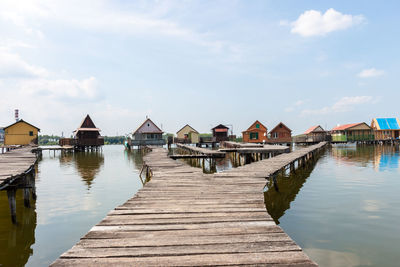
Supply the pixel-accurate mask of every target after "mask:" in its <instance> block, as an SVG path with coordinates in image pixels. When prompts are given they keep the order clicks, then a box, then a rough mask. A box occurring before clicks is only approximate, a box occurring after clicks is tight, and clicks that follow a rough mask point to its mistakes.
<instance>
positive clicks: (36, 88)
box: [0, 0, 400, 136]
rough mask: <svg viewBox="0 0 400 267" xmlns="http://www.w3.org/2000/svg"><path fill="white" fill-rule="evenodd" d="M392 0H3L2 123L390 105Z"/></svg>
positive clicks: (358, 113) (230, 117)
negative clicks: (17, 112)
mask: <svg viewBox="0 0 400 267" xmlns="http://www.w3.org/2000/svg"><path fill="white" fill-rule="evenodd" d="M399 10H400V2H398V1H385V2H384V4H383V3H382V2H381V1H363V0H359V1H357V0H355V1H288V0H279V1H268V0H262V1H258V0H252V1H246V0H244V1H239V0H226V1H218V0H213V1H207V0H199V1H168V0H164V1H105V0H97V1H76V0H67V1H63V0H58V1H52V0H49V1H48V0H38V1H28V0H26V1H23V0H21V1H14V0H10V1H9V0H0V126H7V125H9V124H11V123H13V122H14V121H15V120H14V110H15V109H19V113H20V118H22V119H23V120H25V121H27V122H29V123H31V124H33V125H35V126H37V127H39V128H40V129H41V133H42V134H55V135H61V134H62V133H63V134H64V136H69V135H70V134H71V133H72V131H73V130H75V129H76V128H77V127H78V126H79V124H80V122H81V121H82V119H83V118H84V117H85V116H86V114H89V115H90V116H91V117H92V119H93V121H94V123H95V124H96V126H97V127H99V128H100V129H101V130H102V135H109V136H110V135H125V134H128V133H130V132H132V131H134V130H135V129H136V128H137V127H138V126H139V125H141V124H142V122H143V121H144V120H145V119H146V116H148V117H150V118H151V119H152V120H153V121H154V122H155V123H156V124H158V126H159V127H161V128H162V129H163V130H164V131H165V132H169V133H176V132H177V131H178V130H179V129H180V128H182V127H183V126H184V125H186V124H189V125H191V126H192V127H193V128H195V129H196V130H197V131H199V132H202V133H206V132H210V129H211V128H212V127H214V126H216V125H218V124H220V123H222V124H225V125H227V126H229V127H231V128H233V132H234V134H237V135H240V134H241V132H242V131H244V130H245V129H247V128H248V127H249V126H250V125H251V124H252V123H253V122H254V121H255V120H259V121H261V122H262V123H263V124H264V125H265V126H266V127H267V128H268V129H270V130H271V129H272V128H274V127H275V126H276V125H277V124H278V123H279V122H281V121H282V122H283V123H285V124H286V125H287V126H288V127H289V128H291V129H292V131H293V132H292V133H293V134H300V133H303V132H304V131H305V130H306V129H307V128H309V127H310V126H313V125H321V126H322V127H324V128H326V129H331V128H333V127H335V126H337V125H338V124H346V123H354V122H367V123H368V124H370V122H371V120H372V118H374V117H400V114H399V113H400V112H399V104H398V103H399V99H400V98H399V97H400V90H399V89H398V84H399V83H398V80H397V77H399V75H400V53H399V52H398V51H399V47H400V35H399V34H398V28H399V26H400V18H399V16H398V11H399Z"/></svg>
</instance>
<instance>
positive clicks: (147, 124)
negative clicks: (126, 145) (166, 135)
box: [131, 119, 166, 146]
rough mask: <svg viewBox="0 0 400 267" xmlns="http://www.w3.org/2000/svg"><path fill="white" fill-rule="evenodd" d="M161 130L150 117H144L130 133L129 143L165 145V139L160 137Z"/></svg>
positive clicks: (136, 144) (135, 144)
mask: <svg viewBox="0 0 400 267" xmlns="http://www.w3.org/2000/svg"><path fill="white" fill-rule="evenodd" d="M162 135H163V131H162V130H161V129H160V128H158V126H157V125H156V124H155V123H154V122H153V121H152V120H150V119H146V120H145V121H144V122H143V123H142V125H140V126H139V128H137V129H136V131H135V132H133V134H132V140H131V145H133V146H146V145H155V146H163V145H165V143H166V142H165V140H164V139H163V137H162Z"/></svg>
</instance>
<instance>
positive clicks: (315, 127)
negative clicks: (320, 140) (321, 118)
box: [304, 125, 322, 134]
mask: <svg viewBox="0 0 400 267" xmlns="http://www.w3.org/2000/svg"><path fill="white" fill-rule="evenodd" d="M318 127H321V126H320V125H315V126H312V127H310V128H308V129H307V131H305V132H304V134H309V133H311V132H313V131H314V130H315V129H317V128H318ZM321 128H322V127H321Z"/></svg>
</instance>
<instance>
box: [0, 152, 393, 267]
mask: <svg viewBox="0 0 400 267" xmlns="http://www.w3.org/2000/svg"><path fill="white" fill-rule="evenodd" d="M141 163H142V155H141V154H140V153H137V152H134V151H133V152H127V151H125V150H124V148H123V147H122V146H104V148H103V152H101V153H94V152H92V153H75V154H66V155H61V154H60V153H59V152H56V153H55V154H53V152H43V156H42V159H41V160H40V161H39V164H38V173H37V182H36V186H37V195H38V198H37V201H36V203H34V204H33V208H30V209H29V208H25V207H24V206H23V201H22V192H21V191H20V190H19V191H18V193H17V219H18V220H19V224H18V225H16V226H15V225H12V224H11V220H10V215H9V209H8V202H7V196H6V192H4V191H2V192H0V266H24V265H25V264H26V265H27V266H46V265H48V264H50V263H51V262H53V261H54V260H55V259H57V258H58V257H59V256H60V254H62V253H63V252H65V251H66V250H68V249H69V248H71V247H72V246H73V245H74V244H75V243H76V242H78V241H79V239H80V237H82V236H83V235H84V234H85V233H86V232H87V231H89V230H90V228H91V227H92V226H94V225H95V224H97V223H98V222H99V221H100V220H101V219H102V218H104V217H105V216H106V214H107V213H108V212H109V211H110V210H112V209H113V208H114V207H116V206H118V205H120V204H122V203H124V202H125V201H126V200H128V199H129V198H130V197H132V196H133V195H134V194H135V192H137V190H139V189H140V188H141V187H142V186H143V185H142V182H141V180H140V178H139V176H138V173H139V171H140V168H141ZM231 165H232V164H231V163H230V162H229V158H227V159H226V160H218V161H217V164H216V168H217V171H222V170H224V169H229V168H231ZM399 166H400V154H399V148H398V146H397V147H396V146H360V147H350V148H329V149H327V150H326V151H325V152H324V153H322V155H321V156H320V158H319V159H318V161H316V162H315V163H313V164H309V165H308V166H307V167H306V168H303V169H299V170H297V171H296V173H295V174H293V173H292V174H290V175H286V176H279V177H278V178H277V185H278V189H279V191H276V189H275V188H274V187H273V186H271V185H270V186H269V187H268V189H267V190H266V192H265V193H264V196H265V202H266V208H267V210H268V212H269V213H270V214H271V216H273V218H274V220H275V221H276V222H277V223H278V224H279V225H280V226H281V227H282V228H283V229H284V230H285V231H286V232H287V233H288V234H289V235H290V236H291V237H292V238H293V239H294V240H295V241H296V242H297V243H298V244H299V245H300V246H301V247H302V248H304V250H305V252H306V253H307V254H308V255H309V256H310V257H311V258H312V259H313V260H314V261H316V262H317V263H319V264H320V266H399V262H400V253H399V252H400V226H399V225H400V224H399V223H398V222H399V220H400V193H399V190H400V168H399ZM260 190H261V189H260Z"/></svg>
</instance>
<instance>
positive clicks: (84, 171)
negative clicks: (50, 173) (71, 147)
mask: <svg viewBox="0 0 400 267" xmlns="http://www.w3.org/2000/svg"><path fill="white" fill-rule="evenodd" d="M60 163H61V166H63V165H71V163H72V164H74V165H75V169H76V170H77V171H78V173H79V175H80V176H81V178H82V180H83V181H84V182H85V184H86V185H87V187H88V188H87V189H88V190H89V189H90V187H91V185H92V183H93V180H94V179H95V178H96V176H97V174H98V173H99V172H100V169H101V167H102V166H103V165H104V156H103V153H102V152H100V151H91V152H75V153H67V154H63V155H62V156H61V157H60Z"/></svg>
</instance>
